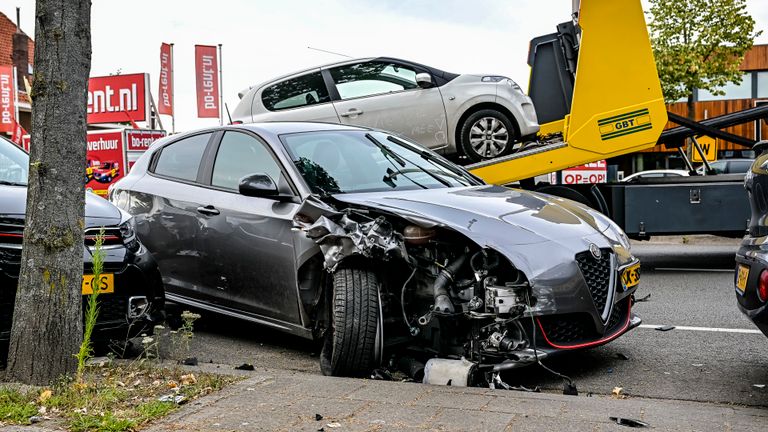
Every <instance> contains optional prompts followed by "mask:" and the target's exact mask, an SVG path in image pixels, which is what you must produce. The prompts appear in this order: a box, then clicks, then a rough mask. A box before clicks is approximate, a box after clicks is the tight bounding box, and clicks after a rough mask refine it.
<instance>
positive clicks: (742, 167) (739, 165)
mask: <svg viewBox="0 0 768 432" xmlns="http://www.w3.org/2000/svg"><path fill="white" fill-rule="evenodd" d="M751 166H752V161H751V160H745V161H744V160H739V161H731V164H730V166H729V167H728V172H729V173H745V172H747V171H749V167H751Z"/></svg>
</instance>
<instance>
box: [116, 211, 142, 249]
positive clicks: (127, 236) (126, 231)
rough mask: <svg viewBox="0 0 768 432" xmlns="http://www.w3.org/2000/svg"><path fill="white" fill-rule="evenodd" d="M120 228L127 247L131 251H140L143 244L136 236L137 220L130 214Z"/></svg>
mask: <svg viewBox="0 0 768 432" xmlns="http://www.w3.org/2000/svg"><path fill="white" fill-rule="evenodd" d="M118 228H119V229H120V237H121V238H122V239H123V244H124V245H125V247H126V248H127V249H128V250H129V251H131V252H138V250H139V249H140V248H141V245H140V244H139V239H138V238H137V237H136V221H135V220H134V219H133V218H132V217H130V216H129V217H128V219H127V220H125V221H124V222H122V223H121V224H120V225H119V226H118Z"/></svg>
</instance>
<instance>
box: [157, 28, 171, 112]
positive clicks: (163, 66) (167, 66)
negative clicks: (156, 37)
mask: <svg viewBox="0 0 768 432" xmlns="http://www.w3.org/2000/svg"><path fill="white" fill-rule="evenodd" d="M157 94H158V97H159V100H158V106H157V112H158V113H159V114H166V115H173V52H172V50H171V45H170V44H167V43H164V44H162V45H160V88H159V89H158V92H157Z"/></svg>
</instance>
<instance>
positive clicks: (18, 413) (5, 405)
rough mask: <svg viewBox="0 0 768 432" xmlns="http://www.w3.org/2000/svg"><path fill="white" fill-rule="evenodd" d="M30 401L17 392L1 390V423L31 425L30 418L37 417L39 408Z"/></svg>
mask: <svg viewBox="0 0 768 432" xmlns="http://www.w3.org/2000/svg"><path fill="white" fill-rule="evenodd" d="M29 399H30V398H29V397H25V396H24V395H22V394H21V393H19V392H17V391H15V390H10V389H5V388H0V423H3V422H9V423H18V424H29V418H30V417H32V416H34V415H37V407H36V406H35V404H34V403H32V402H30V400H29Z"/></svg>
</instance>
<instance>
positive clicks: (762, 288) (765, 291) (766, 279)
mask: <svg viewBox="0 0 768 432" xmlns="http://www.w3.org/2000/svg"><path fill="white" fill-rule="evenodd" d="M757 297H758V298H759V299H760V301H761V302H765V301H767V300H768V270H763V272H762V273H760V283H758V284H757Z"/></svg>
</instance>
